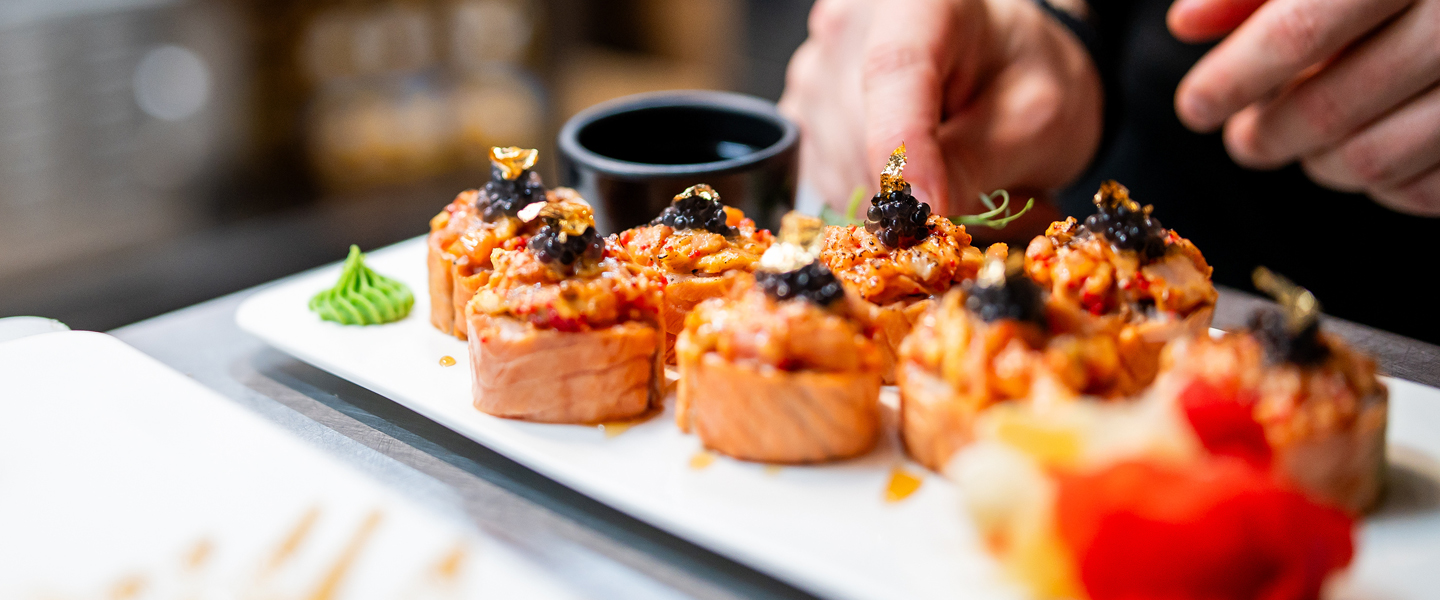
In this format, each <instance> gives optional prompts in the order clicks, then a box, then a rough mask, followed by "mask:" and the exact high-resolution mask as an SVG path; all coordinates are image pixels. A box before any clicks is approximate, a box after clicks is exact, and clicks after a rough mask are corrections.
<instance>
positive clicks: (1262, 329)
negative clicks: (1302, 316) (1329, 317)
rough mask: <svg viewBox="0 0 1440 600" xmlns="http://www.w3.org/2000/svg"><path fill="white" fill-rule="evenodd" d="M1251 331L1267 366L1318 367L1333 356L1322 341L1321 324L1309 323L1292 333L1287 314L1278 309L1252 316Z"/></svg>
mask: <svg viewBox="0 0 1440 600" xmlns="http://www.w3.org/2000/svg"><path fill="white" fill-rule="evenodd" d="M1250 331H1251V332H1252V333H1253V334H1254V335H1255V337H1256V339H1259V340H1260V344H1261V345H1262V346H1263V347H1264V348H1265V362H1268V363H1270V364H1272V365H1274V364H1280V363H1292V364H1296V365H1300V366H1315V365H1318V364H1320V363H1322V362H1324V361H1325V359H1326V358H1328V357H1329V356H1330V348H1329V347H1328V346H1326V345H1325V344H1324V343H1322V342H1321V341H1320V321H1319V320H1318V319H1316V320H1312V321H1310V323H1308V324H1307V325H1305V327H1304V328H1303V329H1301V330H1300V331H1299V333H1296V332H1294V331H1292V330H1291V328H1290V325H1289V323H1288V322H1287V321H1286V319H1285V314H1284V313H1282V312H1281V311H1279V310H1275V309H1261V310H1257V311H1255V314H1252V315H1250Z"/></svg>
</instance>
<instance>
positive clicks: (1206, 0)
mask: <svg viewBox="0 0 1440 600" xmlns="http://www.w3.org/2000/svg"><path fill="white" fill-rule="evenodd" d="M1262 4H1265V0H1177V2H1175V3H1174V4H1172V5H1170V12H1169V13H1167V14H1166V15H1165V22H1166V25H1168V26H1169V27H1170V33H1173V34H1175V37H1176V38H1179V39H1180V41H1182V42H1190V43H1195V42H1206V41H1210V40H1214V39H1217V38H1219V37H1221V36H1224V35H1225V34H1227V33H1230V32H1231V31H1234V30H1235V28H1236V27H1239V26H1240V24H1241V23H1244V22H1245V19H1248V18H1250V15H1251V14H1253V13H1254V12H1255V11H1256V10H1258V9H1259V8H1260V6H1261V5H1262Z"/></svg>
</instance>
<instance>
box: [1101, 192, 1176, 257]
mask: <svg viewBox="0 0 1440 600" xmlns="http://www.w3.org/2000/svg"><path fill="white" fill-rule="evenodd" d="M1095 206H1096V208H1098V209H1099V212H1096V213H1095V214H1093V215H1090V216H1089V217H1088V218H1086V219H1085V228H1086V229H1088V230H1090V232H1092V233H1096V234H1099V235H1103V236H1105V239H1107V240H1109V241H1110V244H1111V245H1112V246H1114V247H1115V248H1117V249H1120V250H1134V251H1135V252H1138V253H1140V255H1141V257H1142V258H1144V259H1145V260H1151V259H1154V258H1158V257H1160V256H1163V255H1164V254H1165V238H1166V237H1168V236H1169V233H1168V232H1167V231H1165V227H1164V226H1163V225H1161V224H1160V220H1159V219H1156V218H1155V217H1152V216H1150V211H1151V210H1153V209H1154V207H1152V206H1149V205H1146V206H1144V207H1142V206H1140V203H1138V202H1136V201H1134V200H1131V199H1130V191H1129V190H1127V189H1125V186H1123V185H1120V184H1118V183H1116V182H1114V181H1107V182H1105V183H1104V184H1102V185H1101V186H1100V191H1099V192H1097V193H1096V194H1095Z"/></svg>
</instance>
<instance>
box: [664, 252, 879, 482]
mask: <svg viewBox="0 0 1440 600" xmlns="http://www.w3.org/2000/svg"><path fill="white" fill-rule="evenodd" d="M787 249H788V250H787ZM777 252H790V253H791V254H795V255H799V256H803V257H804V260H802V261H796V260H786V261H785V262H784V263H783V264H774V263H773V262H772V263H770V264H771V266H769V267H768V268H767V267H766V266H764V265H762V268H761V269H760V270H757V271H756V272H755V274H754V276H753V277H752V276H750V275H748V274H742V273H733V274H731V275H729V277H730V278H732V279H733V280H734V282H733V285H732V287H731V289H730V291H729V292H728V293H727V295H726V296H725V297H724V298H715V299H710V300H706V301H705V302H702V303H700V304H699V305H698V306H696V307H695V309H694V310H693V311H692V312H691V313H690V316H688V317H686V319H685V329H684V331H682V332H681V333H680V336H679V338H678V340H677V341H676V346H675V348H676V355H677V358H678V359H679V370H680V386H679V401H678V404H677V415H676V418H677V420H678V423H679V425H680V428H681V429H682V430H684V431H686V432H694V433H695V434H696V435H697V436H699V438H700V441H701V443H702V444H704V445H705V447H706V448H709V449H711V450H714V451H716V452H720V453H722V454H725V455H728V456H732V457H734V458H738V459H741V460H749V461H757V462H767V463H816V462H824V461H832V460H839V459H843V458H849V457H853V456H857V455H860V454H864V453H866V452H868V451H869V450H870V449H871V448H873V447H874V446H875V442H876V440H877V439H878V436H879V430H880V413H879V394H880V379H881V372H880V357H879V352H878V350H877V349H876V348H875V345H874V343H873V342H871V341H870V340H869V339H868V338H867V337H866V335H865V334H864V329H863V326H862V325H861V323H860V322H859V321H858V320H857V319H856V318H855V317H854V316H853V315H852V314H850V306H851V304H850V303H849V302H848V301H847V299H846V297H845V291H844V288H843V286H841V284H840V283H839V282H838V281H837V280H836V278H835V276H834V275H833V274H831V273H830V272H829V270H828V269H826V268H825V266H824V265H822V264H819V263H818V262H813V259H810V257H809V255H807V254H804V253H803V251H800V250H799V249H798V247H796V246H792V245H790V244H779V245H776V246H773V247H772V248H771V250H770V253H767V255H766V256H767V257H770V256H774V254H775V253H777Z"/></svg>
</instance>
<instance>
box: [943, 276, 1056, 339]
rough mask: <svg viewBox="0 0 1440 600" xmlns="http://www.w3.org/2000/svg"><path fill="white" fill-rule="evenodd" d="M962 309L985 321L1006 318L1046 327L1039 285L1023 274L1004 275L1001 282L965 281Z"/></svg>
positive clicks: (1043, 304) (1043, 303) (962, 285)
mask: <svg viewBox="0 0 1440 600" xmlns="http://www.w3.org/2000/svg"><path fill="white" fill-rule="evenodd" d="M961 288H962V289H964V290H965V294H966V296H965V310H968V311H970V312H972V313H974V314H975V316H977V317H980V320H982V321H985V322H986V323H991V322H994V321H999V320H1001V319H1007V320H1011V321H1022V322H1027V323H1034V324H1036V325H1039V326H1040V327H1041V328H1042V329H1044V328H1045V327H1046V321H1045V302H1044V297H1043V296H1042V295H1041V290H1040V286H1038V285H1035V282H1034V281H1031V280H1030V278H1029V277H1026V276H1025V275H1024V274H1021V273H1015V274H1012V275H1006V276H1005V279H1004V281H1003V282H991V283H989V284H986V283H978V282H976V281H966V282H964V283H962V284H961Z"/></svg>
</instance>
